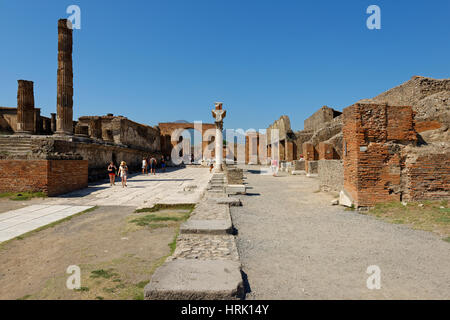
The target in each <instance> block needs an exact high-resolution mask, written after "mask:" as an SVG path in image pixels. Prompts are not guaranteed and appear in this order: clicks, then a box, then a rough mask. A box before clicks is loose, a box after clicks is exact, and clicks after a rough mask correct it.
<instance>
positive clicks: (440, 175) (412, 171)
mask: <svg viewBox="0 0 450 320" xmlns="http://www.w3.org/2000/svg"><path fill="white" fill-rule="evenodd" d="M420 149H424V150H420ZM433 149H434V150H433ZM435 149H436V148H434V147H432V146H429V147H422V148H408V149H406V150H404V152H405V153H406V160H405V169H404V172H403V174H404V178H403V180H404V197H403V198H404V199H405V200H407V201H417V200H444V199H447V200H450V150H449V148H448V147H447V148H443V149H442V150H435Z"/></svg>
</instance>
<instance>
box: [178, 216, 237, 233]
mask: <svg viewBox="0 0 450 320" xmlns="http://www.w3.org/2000/svg"><path fill="white" fill-rule="evenodd" d="M232 231H233V224H232V223H231V219H220V220H219V219H214V220H206V219H205V220H194V219H189V220H188V221H186V222H184V223H183V224H182V225H181V226H180V233H182V234H185V233H196V234H229V233H231V232H232Z"/></svg>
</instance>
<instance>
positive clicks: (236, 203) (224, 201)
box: [216, 198, 242, 207]
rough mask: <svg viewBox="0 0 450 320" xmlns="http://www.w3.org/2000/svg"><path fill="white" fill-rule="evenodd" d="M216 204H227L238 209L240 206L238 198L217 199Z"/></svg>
mask: <svg viewBox="0 0 450 320" xmlns="http://www.w3.org/2000/svg"><path fill="white" fill-rule="evenodd" d="M216 203H218V204H227V205H229V206H232V207H240V206H242V202H241V200H240V199H238V198H218V199H216Z"/></svg>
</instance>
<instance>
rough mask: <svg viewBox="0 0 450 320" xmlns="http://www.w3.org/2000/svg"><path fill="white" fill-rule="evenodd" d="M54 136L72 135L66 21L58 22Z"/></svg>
mask: <svg viewBox="0 0 450 320" xmlns="http://www.w3.org/2000/svg"><path fill="white" fill-rule="evenodd" d="M57 91H58V94H57V106H56V113H57V114H56V134H58V135H72V134H73V122H72V118H73V109H72V108H73V71H72V29H70V28H68V27H67V19H60V20H58V88H57Z"/></svg>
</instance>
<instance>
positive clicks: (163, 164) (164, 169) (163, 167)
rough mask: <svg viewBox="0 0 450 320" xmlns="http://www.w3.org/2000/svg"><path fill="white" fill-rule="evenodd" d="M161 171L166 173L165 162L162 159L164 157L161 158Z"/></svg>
mask: <svg viewBox="0 0 450 320" xmlns="http://www.w3.org/2000/svg"><path fill="white" fill-rule="evenodd" d="M161 169H162V171H163V172H166V160H165V159H164V156H162V157H161Z"/></svg>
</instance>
